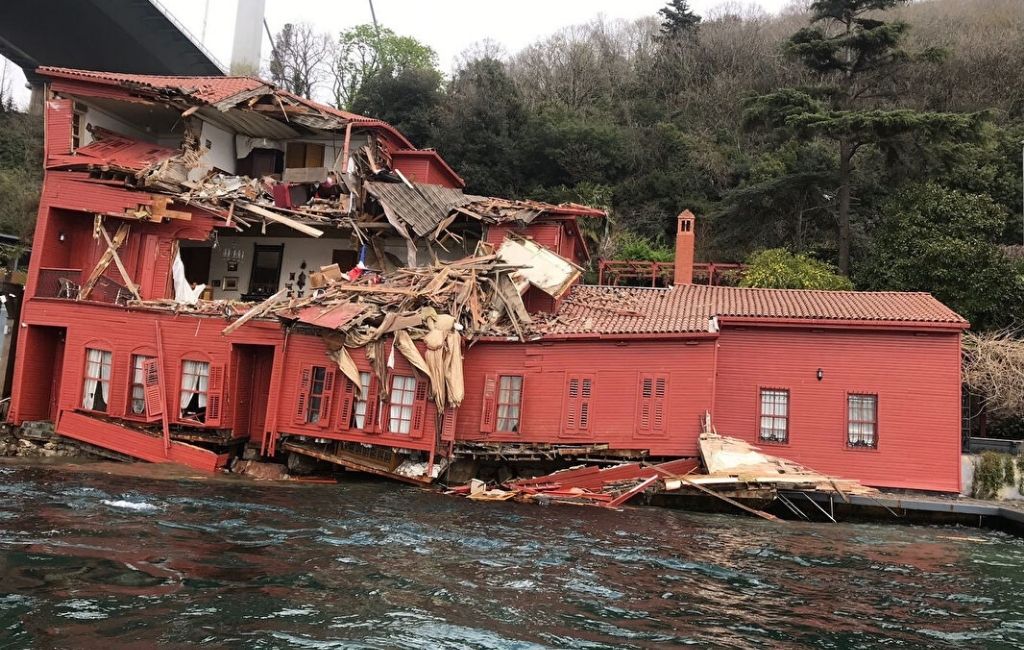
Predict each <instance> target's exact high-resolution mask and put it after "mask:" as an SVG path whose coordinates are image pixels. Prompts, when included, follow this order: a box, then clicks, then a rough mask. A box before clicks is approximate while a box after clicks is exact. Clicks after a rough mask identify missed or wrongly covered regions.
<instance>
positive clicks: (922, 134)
mask: <svg viewBox="0 0 1024 650" xmlns="http://www.w3.org/2000/svg"><path fill="white" fill-rule="evenodd" d="M865 9H867V10H868V11H866V12H864V13H861V12H862V10H865ZM815 12H817V15H816V13H815ZM830 12H831V13H830ZM816 18H817V20H816ZM268 72H269V74H270V75H271V76H272V77H273V79H274V81H276V82H277V83H279V84H281V85H283V86H286V87H288V88H290V89H292V90H295V91H296V92H301V93H304V94H309V95H312V96H314V97H316V98H318V99H321V100H327V101H333V102H334V103H336V104H338V105H339V106H342V107H344V108H347V109H350V110H353V111H356V112H359V113H362V114H366V115H371V116H374V117H379V118H381V119H384V120H387V121H390V122H392V123H393V124H395V125H396V126H397V127H398V128H399V129H400V130H402V131H403V132H405V133H406V134H408V136H409V137H410V138H411V139H412V140H413V142H414V143H415V144H416V145H417V146H420V147H435V148H437V149H438V150H439V151H440V152H441V153H442V154H443V156H444V157H445V158H446V159H447V160H448V161H449V162H450V163H451V164H452V166H453V167H454V168H455V169H456V170H458V171H459V173H460V174H461V175H462V176H463V177H464V178H465V179H466V181H467V182H468V184H469V185H468V188H467V190H468V191H470V192H474V193H480V194H494V195H504V196H517V197H531V198H537V199H544V200H549V201H577V202H583V203H589V204H594V205H599V206H604V207H606V208H608V209H609V211H610V214H611V219H610V221H609V223H608V224H600V225H594V226H593V228H592V232H591V235H592V237H593V238H594V248H595V250H596V251H597V252H598V254H599V255H603V256H607V257H651V258H659V257H660V258H665V257H669V258H670V257H671V252H670V250H668V249H669V248H670V246H669V242H670V240H671V234H672V229H673V226H674V223H675V221H674V219H675V215H676V214H678V212H679V211H680V210H681V209H683V208H689V209H691V210H693V211H694V212H695V213H697V215H698V218H699V221H698V259H702V260H714V261H720V262H727V261H747V260H750V259H751V257H752V256H753V255H754V254H756V253H758V252H759V251H764V250H766V249H772V254H770V255H761V256H759V257H758V260H761V261H764V262H763V263H765V264H768V263H772V264H779V265H782V266H785V269H784V270H785V271H786V273H789V272H790V267H793V268H795V270H794V271H793V273H795V274H796V275H797V276H799V274H800V273H801V269H802V268H803V267H804V266H806V265H807V264H805V262H807V261H808V260H809V261H810V262H813V261H820V262H825V263H827V264H830V265H832V266H833V267H834V268H835V269H837V270H840V269H841V270H842V271H845V272H846V273H847V274H848V275H849V277H850V279H851V280H852V282H853V286H855V287H856V288H858V289H905V290H922V291H931V292H933V293H935V294H936V295H937V296H938V297H939V298H940V299H942V300H944V301H946V302H947V303H948V304H950V305H951V306H952V307H954V308H955V309H957V310H959V311H960V312H961V313H963V314H964V315H965V316H966V317H968V318H969V319H971V321H972V322H973V323H974V325H975V326H976V327H980V328H993V327H1001V326H1005V325H1009V324H1012V323H1015V322H1019V321H1022V320H1024V280H1022V273H1021V270H1022V262H1021V259H1020V257H1022V255H1021V251H1022V250H1024V246H1020V244H1022V243H1024V228H1022V211H1024V206H1022V199H1021V193H1022V188H1021V164H1022V160H1021V157H1022V151H1021V141H1022V140H1024V11H1021V3H1020V0H921V1H919V2H913V3H907V2H905V1H901V0H818V1H816V2H811V1H804V2H802V3H798V4H795V5H794V6H793V7H791V8H790V9H788V10H786V11H784V12H783V13H782V14H781V15H770V14H765V13H760V12H758V11H755V10H751V9H747V8H743V7H741V6H740V5H734V6H732V8H725V9H719V10H716V11H715V12H714V13H713V14H710V15H705V16H695V15H694V14H693V13H692V12H691V11H689V9H688V7H686V2H683V1H682V0H674V1H673V2H671V3H669V4H667V5H666V7H665V9H664V10H663V11H662V12H660V13H659V14H657V15H652V16H649V17H647V18H644V19H642V20H638V21H636V22H631V23H626V22H614V21H606V20H601V19H596V20H595V21H594V22H591V23H588V24H585V25H577V26H570V27H565V28H563V29H561V30H558V31H557V32H555V33H553V34H552V35H551V36H550V37H548V38H546V39H544V40H542V41H539V42H537V43H535V44H533V45H531V46H530V47H528V48H526V49H524V50H522V51H519V52H504V51H501V50H500V49H498V48H496V47H495V46H493V44H489V43H486V42H485V43H482V44H480V46H479V47H476V48H474V49H473V50H472V51H470V52H467V53H466V54H465V55H464V56H463V58H462V60H461V61H460V63H459V65H458V66H457V69H456V70H455V71H454V73H453V74H451V75H449V76H446V75H444V74H442V72H441V71H440V69H439V67H438V62H437V59H436V56H435V55H434V53H433V51H432V50H431V49H430V48H429V47H428V46H427V45H425V44H423V43H419V42H417V41H415V40H414V39H412V38H408V37H404V36H401V35H398V34H394V33H393V32H391V31H390V30H388V29H386V27H382V28H381V29H380V30H379V31H378V30H376V29H374V27H373V26H370V25H362V26H358V27H355V28H352V29H349V30H346V31H345V32H343V33H342V34H340V35H339V34H324V33H318V31H317V29H316V28H315V27H313V26H309V25H289V26H287V27H286V29H284V30H282V31H281V32H279V33H278V34H277V35H276V36H275V56H274V57H273V60H272V61H271V62H270V65H269V70H268ZM0 122H2V124H0V127H3V128H2V129H0V131H2V133H0V191H2V192H3V196H4V198H5V205H4V206H3V208H2V209H0V227H2V228H3V229H4V230H8V231H11V230H16V231H19V232H25V231H26V230H28V229H30V223H31V217H30V216H29V215H31V214H32V210H31V205H30V203H31V196H32V194H33V192H28V193H26V191H25V190H24V188H26V187H31V184H32V183H33V182H35V179H37V178H38V169H39V163H38V146H37V145H35V144H33V142H35V140H34V139H35V138H38V136H39V130H38V126H37V125H35V124H33V123H32V121H31V120H30V119H26V118H24V116H21V115H20V114H16V113H12V112H11V111H10V110H7V111H3V112H0ZM26 197H27V198H26ZM26 201H27V202H26ZM1012 245H1017V247H1016V248H1013V247H1012ZM774 249H785V250H786V251H789V252H790V253H793V254H799V255H800V257H794V256H789V257H787V256H786V253H784V252H779V251H776V250H774ZM780 260H781V261H780ZM782 266H780V268H782ZM818 268H819V267H815V269H818ZM769 270H771V269H769ZM812 270H814V269H812ZM820 275H821V274H820V273H817V274H810V275H809V276H808V277H811V276H813V277H819V276H820ZM757 277H762V278H768V279H767V280H765V281H766V282H777V283H779V284H780V285H783V286H806V283H804V284H801V283H800V282H803V280H802V279H801V278H800V277H797V278H796V284H792V281H793V280H792V279H787V278H783V279H779V274H778V273H771V272H769V273H763V274H759V275H758V276H757ZM773 278H774V279H773ZM829 282H830V283H831V284H830V286H838V285H835V283H834V281H832V280H829ZM810 285H813V281H811V282H810Z"/></svg>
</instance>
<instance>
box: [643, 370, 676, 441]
mask: <svg viewBox="0 0 1024 650" xmlns="http://www.w3.org/2000/svg"><path fill="white" fill-rule="evenodd" d="M668 381H669V377H668V374H666V373H641V374H640V380H639V382H638V384H637V390H638V392H639V394H638V399H637V415H636V428H637V431H638V432H640V433H643V434H648V435H657V434H662V433H665V413H666V408H667V406H668V388H669V387H668Z"/></svg>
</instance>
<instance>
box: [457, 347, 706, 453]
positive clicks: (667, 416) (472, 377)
mask: <svg viewBox="0 0 1024 650" xmlns="http://www.w3.org/2000/svg"><path fill="white" fill-rule="evenodd" d="M713 345H714V344H713V342H712V341H703V342H700V343H696V344H693V345H687V344H686V343H684V342H682V341H658V342H655V341H637V342H628V343H626V342H618V343H617V342H615V341H607V342H588V343H583V342H579V343H575V342H564V343H546V344H532V345H521V344H514V343H511V344H506V343H478V344H477V345H475V346H473V348H472V349H471V350H470V351H469V352H468V353H467V354H466V358H465V380H466V399H465V401H464V402H463V404H462V407H461V408H460V409H459V417H458V422H457V425H456V427H455V430H456V439H458V440H493V441H508V442H513V441H516V442H534V443H556V442H558V443H571V444H581V443H586V442H592V443H608V444H609V445H610V446H611V447H613V448H615V449H632V450H636V449H645V450H650V452H651V453H652V454H654V455H659V456H669V455H682V456H690V455H694V454H695V453H696V452H697V435H698V434H699V433H700V417H701V414H703V413H704V411H705V410H709V409H710V408H711V393H712V366H713V363H714V347H713ZM645 373H660V374H664V375H666V376H667V377H668V378H669V380H670V381H669V384H668V386H669V393H668V395H667V397H666V402H665V413H664V422H665V430H664V431H656V432H652V431H650V430H643V429H642V428H641V426H640V422H639V418H638V414H637V409H636V403H637V399H638V396H639V391H640V389H641V381H642V377H643V376H644V374H645ZM489 374H494V375H522V376H523V378H524V379H523V410H522V420H521V426H520V430H519V432H518V433H515V434H509V433H504V434H502V433H488V434H483V433H481V430H480V422H481V415H482V409H483V405H484V402H483V399H482V396H483V387H484V385H485V382H486V378H487V375H489ZM567 375H588V376H592V377H593V387H592V391H593V394H592V396H591V398H590V413H589V419H590V423H589V431H586V432H580V431H579V430H576V431H575V432H573V433H572V434H571V437H566V436H565V434H566V433H567V430H566V427H565V422H566V413H565V410H564V409H565V404H564V402H565V400H564V399H563V397H564V395H565V390H566V376H567Z"/></svg>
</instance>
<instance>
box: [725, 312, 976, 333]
mask: <svg viewBox="0 0 1024 650" xmlns="http://www.w3.org/2000/svg"><path fill="white" fill-rule="evenodd" d="M717 318H718V322H719V323H721V324H722V325H734V326H736V325H738V326H747V325H749V326H754V327H786V328H807V327H815V328H823V329H871V330H941V331H946V332H960V331H963V330H966V329H970V327H971V324H970V323H968V322H966V321H962V322H935V321H911V320H907V321H900V320H845V319H838V318H767V317H759V316H721V315H720V316H718V317H717Z"/></svg>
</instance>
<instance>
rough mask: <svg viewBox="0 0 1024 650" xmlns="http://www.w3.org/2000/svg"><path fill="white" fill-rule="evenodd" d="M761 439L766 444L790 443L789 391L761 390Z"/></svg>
mask: <svg viewBox="0 0 1024 650" xmlns="http://www.w3.org/2000/svg"><path fill="white" fill-rule="evenodd" d="M759 437H760V439H761V440H762V441H764V442H789V391H788V390H784V389H781V388H762V389H761V427H760V436H759Z"/></svg>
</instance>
